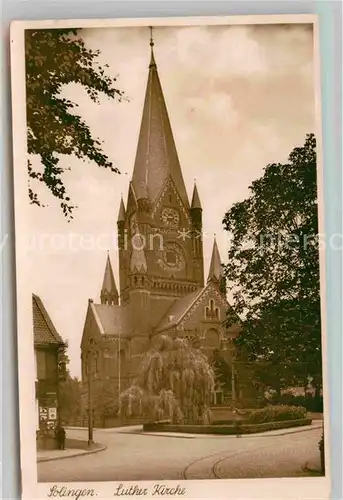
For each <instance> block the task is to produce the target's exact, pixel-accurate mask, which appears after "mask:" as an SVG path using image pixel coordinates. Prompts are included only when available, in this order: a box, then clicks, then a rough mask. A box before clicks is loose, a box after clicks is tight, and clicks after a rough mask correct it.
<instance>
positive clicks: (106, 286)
mask: <svg viewBox="0 0 343 500" xmlns="http://www.w3.org/2000/svg"><path fill="white" fill-rule="evenodd" d="M100 300H101V303H102V304H107V305H116V306H117V305H118V303H119V294H118V290H117V286H116V282H115V279H114V275H113V269H112V264H111V261H110V256H109V255H108V254H107V260H106V267H105V274H104V281H103V284H102V288H101V293H100Z"/></svg>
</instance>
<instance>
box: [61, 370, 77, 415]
mask: <svg viewBox="0 0 343 500" xmlns="http://www.w3.org/2000/svg"><path fill="white" fill-rule="evenodd" d="M59 407H60V418H61V421H62V422H64V423H73V422H75V420H76V419H77V418H78V417H80V416H81V414H82V383H81V381H80V380H79V379H78V378H77V377H72V376H71V375H70V374H69V372H68V373H67V376H66V378H65V380H64V381H62V382H60V386H59Z"/></svg>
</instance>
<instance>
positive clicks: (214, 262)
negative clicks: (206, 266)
mask: <svg viewBox="0 0 343 500" xmlns="http://www.w3.org/2000/svg"><path fill="white" fill-rule="evenodd" d="M222 276H223V269H222V263H221V260H220V255H219V250H218V245H217V240H216V237H214V241H213V248H212V257H211V263H210V270H209V273H208V278H207V283H209V282H210V281H218V282H219V281H220V279H221V278H222Z"/></svg>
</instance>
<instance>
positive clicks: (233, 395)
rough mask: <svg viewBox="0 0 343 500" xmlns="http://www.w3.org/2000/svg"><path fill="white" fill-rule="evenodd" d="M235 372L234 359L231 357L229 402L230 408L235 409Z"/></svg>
mask: <svg viewBox="0 0 343 500" xmlns="http://www.w3.org/2000/svg"><path fill="white" fill-rule="evenodd" d="M235 377H236V372H235V364H234V360H233V359H232V364H231V404H232V410H235V408H236V378H235Z"/></svg>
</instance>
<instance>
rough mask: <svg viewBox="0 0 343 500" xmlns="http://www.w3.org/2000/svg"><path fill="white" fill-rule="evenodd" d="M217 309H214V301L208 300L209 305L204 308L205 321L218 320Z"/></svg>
mask: <svg viewBox="0 0 343 500" xmlns="http://www.w3.org/2000/svg"><path fill="white" fill-rule="evenodd" d="M219 317H220V313H219V308H218V307H216V305H215V303H214V300H213V299H210V302H209V305H208V306H206V307H205V319H208V320H211V319H213V320H219Z"/></svg>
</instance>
